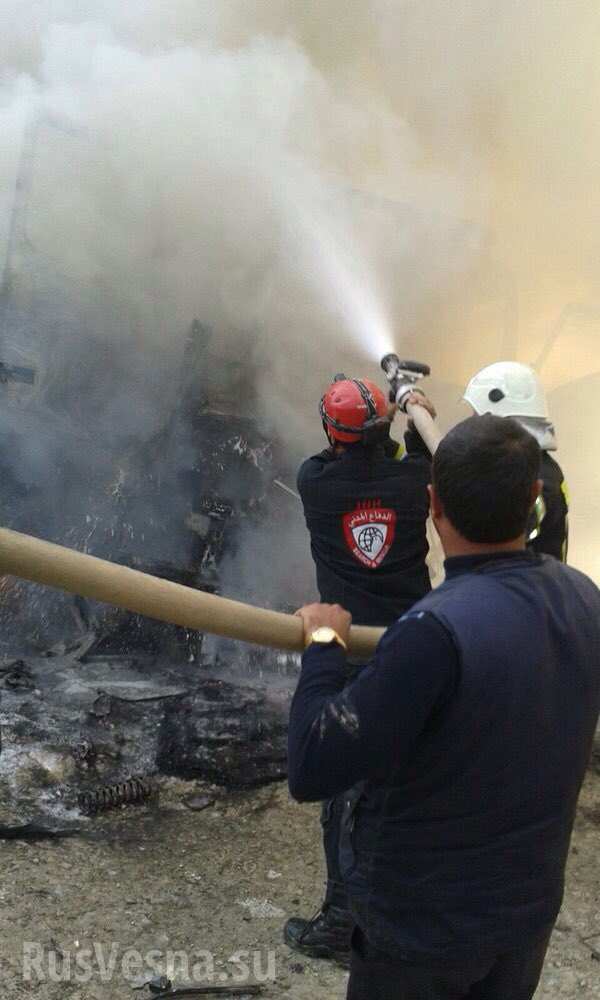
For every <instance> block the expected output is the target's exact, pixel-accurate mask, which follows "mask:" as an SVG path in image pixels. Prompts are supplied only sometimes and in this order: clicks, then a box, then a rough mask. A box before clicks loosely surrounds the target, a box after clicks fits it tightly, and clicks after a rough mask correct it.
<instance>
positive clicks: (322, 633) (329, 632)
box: [311, 625, 337, 642]
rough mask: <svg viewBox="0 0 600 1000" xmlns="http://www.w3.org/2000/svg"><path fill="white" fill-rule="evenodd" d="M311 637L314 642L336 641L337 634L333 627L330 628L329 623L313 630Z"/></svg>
mask: <svg viewBox="0 0 600 1000" xmlns="http://www.w3.org/2000/svg"><path fill="white" fill-rule="evenodd" d="M311 638H312V641H313V642H335V641H336V639H337V636H336V634H335V632H334V631H333V629H332V628H329V626H328V625H323V626H321V628H318V629H316V630H315V631H314V632H313V634H312V636H311Z"/></svg>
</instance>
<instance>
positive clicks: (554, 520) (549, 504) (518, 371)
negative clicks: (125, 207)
mask: <svg viewBox="0 0 600 1000" xmlns="http://www.w3.org/2000/svg"><path fill="white" fill-rule="evenodd" d="M463 399H464V400H465V401H466V402H467V403H469V405H470V406H471V407H472V408H473V410H474V411H475V413H478V414H479V415H481V414H483V413H493V414H495V415H496V416H498V417H513V418H514V419H515V420H518V422H519V423H520V424H521V425H522V426H523V427H524V428H525V429H526V430H528V431H529V433H530V434H532V435H533V436H534V437H535V438H536V440H537V442H538V444H539V446H540V448H541V449H542V467H541V471H540V477H541V478H542V479H543V481H544V491H543V495H542V496H541V497H540V500H539V502H538V504H537V507H536V516H535V522H534V523H533V524H532V526H531V532H530V536H529V538H530V541H529V544H530V546H531V548H533V549H535V551H537V552H545V553H547V554H548V555H552V556H555V557H556V558H557V559H561V560H562V561H563V562H565V561H566V558H567V546H568V537H569V531H568V513H569V502H568V490H567V486H566V483H565V478H564V475H563V472H562V469H561V468H560V465H559V464H558V462H557V461H556V460H555V459H554V458H553V457H552V456H551V455H550V452H551V451H556V447H557V444H556V435H555V431H554V425H553V423H552V421H551V419H550V414H549V412H548V404H547V402H546V394H545V392H544V388H543V386H542V384H541V382H540V380H539V378H538V376H537V374H536V372H535V371H534V370H533V368H530V367H529V365H523V364H520V363H518V362H516V361H497V362H496V363H495V364H493V365H488V366H487V367H486V368H482V370H481V371H480V372H478V373H477V375H474V376H473V378H472V379H471V381H470V382H469V384H468V386H467V388H466V390H465V394H464V396H463Z"/></svg>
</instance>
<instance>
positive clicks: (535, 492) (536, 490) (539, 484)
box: [531, 479, 544, 507]
mask: <svg viewBox="0 0 600 1000" xmlns="http://www.w3.org/2000/svg"><path fill="white" fill-rule="evenodd" d="M543 489H544V480H543V479H536V481H535V483H534V484H533V486H532V487H531V506H532V507H533V506H534V504H535V501H536V500H537V498H538V497H539V495H540V493H541V492H542V490H543Z"/></svg>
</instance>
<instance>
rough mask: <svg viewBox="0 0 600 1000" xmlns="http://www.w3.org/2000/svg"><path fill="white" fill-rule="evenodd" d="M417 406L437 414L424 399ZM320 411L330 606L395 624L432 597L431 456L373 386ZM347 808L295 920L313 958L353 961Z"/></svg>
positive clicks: (322, 577) (322, 557)
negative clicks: (315, 889)
mask: <svg viewBox="0 0 600 1000" xmlns="http://www.w3.org/2000/svg"><path fill="white" fill-rule="evenodd" d="M411 402H414V403H419V404H421V405H422V406H425V407H426V408H427V409H428V410H429V412H430V413H432V415H435V410H434V409H433V407H432V405H431V403H430V402H429V400H428V399H427V398H426V397H425V396H424V395H423V393H421V392H415V393H413V395H412V396H411ZM320 413H321V418H322V421H323V427H324V430H325V433H326V435H327V439H328V443H329V447H328V448H327V449H326V450H325V451H322V452H321V453H320V454H318V455H314V456H313V457H312V458H308V459H307V460H306V461H305V462H304V463H303V464H302V466H301V468H300V471H299V473H298V490H299V492H300V496H301V498H302V505H303V508H304V516H305V518H306V524H307V527H308V530H309V532H310V542H311V551H312V555H313V559H314V561H315V565H316V570H317V585H318V588H319V593H320V596H321V600H322V601H326V602H335V603H339V604H343V605H344V607H345V608H347V609H348V610H349V611H350V612H351V613H352V616H353V618H354V620H355V622H357V623H358V624H360V625H391V623H392V622H394V621H396V619H397V618H399V617H400V615H401V614H403V612H404V611H406V610H408V608H410V607H411V606H412V605H413V604H414V603H415V602H416V601H418V600H419V599H420V598H421V597H424V596H425V594H426V593H428V591H429V590H430V582H429V574H428V570H427V565H426V562H425V560H426V557H427V552H428V545H427V537H426V522H427V516H428V512H429V498H428V496H427V485H428V483H429V480H430V477H431V463H430V455H429V451H428V450H427V447H426V446H425V445H424V444H423V442H422V441H421V438H420V437H419V434H418V433H417V432H416V431H415V430H414V429H413V428H412V427H410V425H409V428H408V430H407V432H406V435H405V444H404V447H403V446H401V445H399V444H398V443H397V442H395V441H394V440H393V439H392V438H390V413H389V404H388V401H387V400H386V398H385V395H384V393H383V392H382V391H381V389H380V388H379V387H378V386H377V385H375V384H374V383H373V382H371V381H370V380H369V379H351V378H346V377H345V376H343V375H341V376H338V377H337V378H336V380H335V381H334V382H333V383H332V384H331V385H330V386H329V388H328V390H327V392H326V393H325V395H324V396H323V398H322V400H321V404H320ZM350 677H351V673H349V674H348V676H347V680H349V679H350ZM342 791H346V789H342ZM343 807H344V798H343V796H334V797H327V801H325V802H324V804H323V808H322V814H321V822H322V826H323V846H324V850H325V860H326V866H327V888H326V893H325V899H324V901H323V903H322V905H321V906H320V908H319V910H318V911H317V913H316V914H315V916H314V917H313V918H312V919H310V920H308V919H303V918H301V917H291V918H290V919H289V920H288V921H287V923H286V925H285V928H284V939H285V941H286V943H287V944H289V945H290V946H291V947H292V948H294V949H296V950H297V951H301V952H303V953H304V954H306V955H310V956H312V957H320V958H334V959H337V960H338V961H342V962H347V961H348V959H349V957H350V936H351V932H352V927H353V919H352V916H351V914H350V913H349V911H348V904H347V898H346V892H345V889H344V886H343V883H342V878H341V874H340V871H339V856H338V855H339V850H338V848H339V839H340V821H341V816H342V811H343Z"/></svg>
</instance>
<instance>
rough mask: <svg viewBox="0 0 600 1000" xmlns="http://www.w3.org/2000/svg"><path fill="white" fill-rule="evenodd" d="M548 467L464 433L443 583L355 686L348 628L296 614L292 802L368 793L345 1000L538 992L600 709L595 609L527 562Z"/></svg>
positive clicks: (573, 577) (574, 574) (450, 487)
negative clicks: (298, 669)
mask: <svg viewBox="0 0 600 1000" xmlns="http://www.w3.org/2000/svg"><path fill="white" fill-rule="evenodd" d="M539 467H540V449H539V445H538V444H537V442H536V440H535V438H534V437H533V436H532V435H531V434H529V433H528V432H527V431H525V430H524V428H523V427H522V426H521V425H520V424H519V423H517V422H516V421H514V420H512V419H511V418H499V417H495V416H491V415H485V416H481V417H479V416H475V417H471V418H470V419H468V420H466V421H464V422H463V423H461V424H459V425H458V426H457V427H455V428H454V429H453V430H452V431H450V433H449V434H448V435H447V436H446V438H445V439H444V440H443V441H442V443H441V444H440V446H439V449H438V451H437V453H436V455H435V458H434V462H433V485H432V486H431V487H430V494H431V509H432V516H433V519H434V523H435V525H436V527H437V530H438V532H439V535H440V538H441V540H442V543H443V546H444V550H445V553H446V564H445V568H446V581H445V582H444V583H443V584H442V586H440V587H439V588H438V589H437V590H434V591H432V592H431V593H430V594H429V595H428V596H427V597H425V598H424V599H423V600H422V601H420V602H419V603H418V604H416V605H415V606H414V607H413V608H412V609H411V610H410V611H409V612H407V613H406V614H405V615H404V616H403V617H402V618H401V619H400V621H399V622H397V623H396V624H395V625H393V626H392V627H391V628H389V629H388V630H387V631H386V633H385V634H384V636H383V638H382V640H381V642H380V644H379V646H378V649H377V652H376V654H375V657H374V659H373V660H372V661H371V664H370V665H369V666H368V667H367V668H366V669H365V670H364V671H362V672H361V674H360V675H359V677H358V678H357V679H356V680H355V681H354V682H353V684H351V685H350V686H345V685H346V680H345V674H346V654H345V644H346V642H347V639H348V630H349V625H350V615H349V614H348V613H346V612H345V611H344V610H343V609H341V608H340V607H337V606H323V605H311V606H309V607H307V608H304V609H302V610H301V611H300V612H299V614H300V615H301V617H302V619H303V621H304V628H305V636H306V642H307V648H306V652H305V654H304V658H303V667H302V674H301V677H300V681H299V684H298V689H297V691H296V694H295V697H294V701H293V704H292V709H291V716H290V730H289V783H290V789H291V792H292V795H293V796H294V797H295V798H297V799H299V800H300V801H312V800H319V799H323V798H325V797H327V796H329V795H335V794H336V793H337V792H340V791H341V790H342V789H346V788H350V787H352V786H355V785H356V784H357V783H359V782H362V783H363V785H362V795H361V796H360V797H359V798H358V799H356V800H355V801H354V802H353V803H350V806H351V808H349V810H348V815H347V822H346V823H345V825H344V831H343V844H342V850H341V868H342V873H343V875H344V878H345V882H346V887H347V889H348V892H349V897H350V903H351V908H352V912H353V915H354V919H355V922H356V927H355V930H354V933H353V954H352V966H351V974H350V983H349V988H348V998H349V1000H367V998H368V1000H402V998H406V1000H442V998H443V1000H461V998H466V997H468V998H469V1000H506V998H508V997H510V1000H530V998H531V997H532V996H533V994H534V992H535V989H536V985H537V983H538V980H539V976H540V972H541V969H542V965H543V961H544V956H545V952H546V947H547V943H548V939H549V936H550V933H551V930H552V926H553V923H554V921H555V919H556V916H557V914H558V911H559V908H560V905H561V900H562V895H563V883H564V871H565V863H566V858H567V853H568V848H569V841H570V837H571V831H572V827H573V821H574V817H575V809H576V804H577V798H578V795H579V790H580V787H581V783H582V781H583V777H584V774H585V770H586V766H587V763H588V760H589V757H590V752H591V748H592V743H593V738H594V732H595V729H596V724H597V721H598V712H599V708H600V591H598V589H597V587H596V586H595V585H594V584H593V583H592V582H591V580H589V579H588V578H587V577H586V576H584V575H583V574H582V573H579V572H578V571H576V570H574V569H572V568H570V567H568V566H565V565H564V564H562V563H561V562H559V561H558V560H556V559H554V558H552V557H550V556H546V555H538V554H537V553H535V552H533V551H531V550H528V549H526V547H525V534H526V527H527V521H528V517H529V514H530V511H531V508H532V506H533V504H534V502H535V499H536V497H537V495H538V493H539V491H540V489H541V487H542V483H541V480H540V479H539V478H538V477H539Z"/></svg>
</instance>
